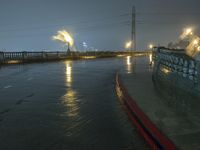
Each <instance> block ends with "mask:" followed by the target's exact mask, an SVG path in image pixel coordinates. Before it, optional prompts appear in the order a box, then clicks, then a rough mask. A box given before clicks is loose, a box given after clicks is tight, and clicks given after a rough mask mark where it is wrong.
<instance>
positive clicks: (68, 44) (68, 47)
mask: <svg viewBox="0 0 200 150" xmlns="http://www.w3.org/2000/svg"><path fill="white" fill-rule="evenodd" d="M67 53H70V42H69V41H67Z"/></svg>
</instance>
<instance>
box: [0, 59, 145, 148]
mask: <svg viewBox="0 0 200 150" xmlns="http://www.w3.org/2000/svg"><path fill="white" fill-rule="evenodd" d="M119 69H124V70H125V71H126V72H127V73H129V72H131V69H132V68H131V67H130V65H128V62H126V58H116V59H98V60H87V61H73V62H72V61H64V62H51V63H41V64H26V65H14V66H8V67H3V68H1V69H0V150H73V149H83V150H84V149H87V150H89V149H91V150H96V149H97V150H101V149H102V150H106V149H109V150H110V149H113V150H117V149H119V150H124V149H125V150H126V149H128V150H129V149H136V150H137V149H138V150H143V149H147V146H146V144H145V143H144V141H143V139H142V138H141V137H140V136H139V135H138V134H137V131H136V129H135V128H134V127H133V125H132V124H131V122H130V121H129V119H128V117H127V115H126V114H125V112H124V111H123V109H122V106H121V105H120V103H119V101H118V98H117V96H116V93H115V73H116V71H117V70H119Z"/></svg>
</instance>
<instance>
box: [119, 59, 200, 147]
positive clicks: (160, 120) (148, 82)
mask: <svg viewBox="0 0 200 150" xmlns="http://www.w3.org/2000/svg"><path fill="white" fill-rule="evenodd" d="M145 59H146V58H143V59H137V60H134V61H132V63H133V62H135V65H133V67H132V68H133V70H134V71H133V72H132V73H123V72H121V74H120V75H121V79H122V82H123V83H124V86H125V87H126V88H127V90H128V92H129V94H130V95H131V96H132V98H133V99H134V100H135V102H136V103H137V104H138V106H139V107H140V108H141V109H142V110H143V111H144V113H145V114H146V115H147V116H148V117H149V118H150V120H151V121H152V122H153V123H155V125H156V126H157V127H158V129H159V130H160V131H162V132H163V133H164V134H166V136H167V137H169V139H171V140H172V141H173V142H174V144H175V145H176V146H177V147H178V148H180V149H184V150H190V149H192V150H198V149H200V116H199V114H200V113H198V110H197V109H194V110H193V109H188V110H186V111H180V110H179V109H176V107H172V106H171V105H168V102H169V101H170V100H175V101H176V102H174V104H176V103H178V101H182V99H179V97H178V95H176V99H174V98H169V97H165V96H162V95H160V94H159V93H158V92H157V90H156V88H155V87H154V84H153V82H152V73H151V68H150V67H149V64H148V61H146V60H145ZM189 101H190V100H189ZM191 101H193V102H194V100H191ZM196 101H197V99H196ZM186 107H187V106H186ZM188 107H189V106H188ZM199 112H200V111H199Z"/></svg>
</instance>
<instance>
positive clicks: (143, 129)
mask: <svg viewBox="0 0 200 150" xmlns="http://www.w3.org/2000/svg"><path fill="white" fill-rule="evenodd" d="M116 92H117V95H118V97H119V99H120V100H121V102H122V103H123V104H124V109H125V110H126V112H127V114H128V116H129V117H130V119H131V121H132V122H133V124H134V125H135V126H136V128H137V129H138V131H139V133H140V134H141V135H142V137H143V138H144V139H145V141H146V142H147V143H148V145H149V146H150V148H151V149H153V150H161V149H164V150H175V149H176V147H175V145H174V144H173V143H172V142H171V141H170V140H169V139H168V138H167V137H166V136H165V135H164V134H163V133H162V132H160V131H159V130H158V129H157V127H156V126H155V125H154V124H153V123H152V122H151V121H150V119H149V118H148V117H147V115H146V114H144V112H143V111H142V110H141V109H140V108H139V106H138V105H137V104H136V102H135V101H134V99H133V98H132V97H131V96H130V95H129V94H128V91H127V90H126V88H125V87H124V85H123V83H122V81H121V80H120V77H119V74H118V73H117V74H116Z"/></svg>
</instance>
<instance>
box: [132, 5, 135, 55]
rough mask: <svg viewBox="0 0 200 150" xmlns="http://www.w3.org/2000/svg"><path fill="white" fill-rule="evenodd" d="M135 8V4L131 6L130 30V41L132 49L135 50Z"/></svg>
mask: <svg viewBox="0 0 200 150" xmlns="http://www.w3.org/2000/svg"><path fill="white" fill-rule="evenodd" d="M135 19H136V10H135V6H133V7H132V30H131V41H132V50H133V51H136V23H135V22H136V21H135Z"/></svg>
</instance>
